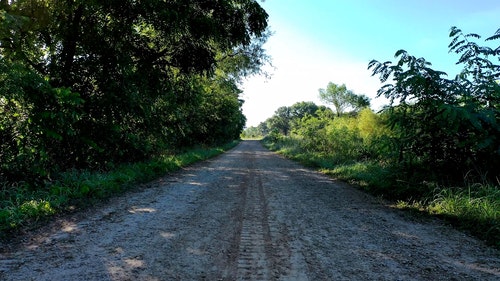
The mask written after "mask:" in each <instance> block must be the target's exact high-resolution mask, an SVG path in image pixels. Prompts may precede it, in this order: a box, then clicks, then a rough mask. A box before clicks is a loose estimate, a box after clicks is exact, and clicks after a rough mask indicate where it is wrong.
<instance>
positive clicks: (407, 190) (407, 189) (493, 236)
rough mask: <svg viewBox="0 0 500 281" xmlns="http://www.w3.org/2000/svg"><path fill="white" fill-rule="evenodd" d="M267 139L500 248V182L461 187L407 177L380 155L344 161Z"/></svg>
mask: <svg viewBox="0 0 500 281" xmlns="http://www.w3.org/2000/svg"><path fill="white" fill-rule="evenodd" d="M263 144H264V146H266V147H267V148H269V149H271V150H273V151H276V152H278V153H280V154H282V155H284V156H286V157H287V158H290V159H292V160H295V161H298V162H300V163H302V164H304V165H307V166H309V167H314V168H317V169H319V170H320V171H321V172H323V173H325V174H327V175H329V176H331V177H334V178H337V179H340V180H343V181H346V182H350V183H352V184H355V185H357V186H359V187H360V188H362V189H363V190H365V191H367V192H369V193H371V194H374V195H376V196H381V197H384V198H386V199H388V200H392V201H393V202H395V204H394V206H395V207H397V208H399V209H403V210H408V211H410V212H411V213H415V214H419V215H425V216H435V217H439V218H442V219H444V220H446V221H447V222H449V223H451V224H452V225H454V226H455V227H457V228H459V229H461V230H464V231H466V232H469V233H471V234H473V235H475V236H476V237H478V238H480V239H482V240H484V241H486V242H487V243H488V244H490V245H492V246H494V247H496V248H499V249H500V186H498V185H494V184H491V183H490V184H486V183H485V184H478V183H469V182H465V183H464V186H462V187H447V186H439V185H438V184H437V183H434V182H430V181H425V180H418V181H416V180H411V179H405V178H404V177H405V173H404V171H402V170H401V168H399V167H395V166H391V165H389V164H387V163H383V162H380V161H379V162H377V161H373V160H371V161H370V160H364V161H348V162H343V163H342V162H339V161H338V160H336V159H335V156H332V155H330V156H329V155H321V154H319V153H315V152H308V151H304V150H303V149H301V148H300V145H299V144H298V141H297V140H293V139H290V138H286V139H280V140H274V141H270V140H269V139H264V140H263ZM419 176H420V175H419Z"/></svg>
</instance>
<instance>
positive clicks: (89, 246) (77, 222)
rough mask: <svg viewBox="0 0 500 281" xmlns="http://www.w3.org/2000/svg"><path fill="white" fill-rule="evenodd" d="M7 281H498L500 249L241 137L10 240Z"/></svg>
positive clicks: (0, 275) (1, 263) (3, 270)
mask: <svg viewBox="0 0 500 281" xmlns="http://www.w3.org/2000/svg"><path fill="white" fill-rule="evenodd" d="M0 279H1V280H500V253H499V251H498V250H495V249H493V248H490V247H487V246H486V245H485V244H484V243H483V242H481V241H478V240H476V239H474V238H472V237H470V236H468V235H467V234H464V233H462V232H459V231H457V230H455V229H453V228H451V227H449V226H447V225H446V224H445V223H444V222H442V221H440V220H437V219H436V220H430V219H425V220H422V219H415V218H412V217H411V216H408V215H406V214H405V213H404V212H402V211H398V210H395V209H392V208H390V207H389V206H388V205H387V204H386V203H385V202H384V201H382V200H380V199H377V198H374V197H371V196H369V195H367V194H365V193H363V192H361V191H359V190H358V189H356V188H354V187H351V186H349V185H347V184H345V183H342V182H338V181H335V180H333V179H331V178H328V177H326V176H324V175H322V174H320V173H317V172H315V171H312V170H309V169H306V168H304V167H302V166H300V165H298V164H296V163H293V162H291V161H289V160H286V159H284V158H282V157H280V156H278V155H276V154H274V153H272V152H269V151H267V150H265V149H264V148H263V147H262V146H261V145H260V143H259V142H258V141H244V142H242V143H241V144H240V145H239V146H237V147H236V148H234V149H233V150H231V151H229V152H227V153H225V154H223V155H221V156H219V157H216V158H214V159H212V160H209V161H205V162H202V163H198V164H195V165H193V166H190V167H188V168H185V169H184V170H182V171H179V172H177V173H173V174H170V175H166V176H165V177H163V178H161V179H158V180H157V181H155V182H153V183H150V184H149V185H148V187H147V188H144V189H141V190H139V191H136V192H130V193H128V194H125V195H124V196H121V197H118V198H114V199H112V200H110V201H109V202H107V203H106V205H103V206H101V207H98V208H94V209H92V210H87V211H84V212H79V213H76V214H72V215H67V216H64V217H61V218H58V219H57V220H56V221H54V222H51V223H49V224H47V225H46V226H44V227H42V228H40V229H38V230H36V231H34V232H31V233H26V234H23V235H22V236H21V237H18V243H15V244H6V243H4V244H2V245H1V249H0Z"/></svg>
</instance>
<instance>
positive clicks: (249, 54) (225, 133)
mask: <svg viewBox="0 0 500 281" xmlns="http://www.w3.org/2000/svg"><path fill="white" fill-rule="evenodd" d="M267 20H268V15H267V13H266V12H265V10H264V9H262V7H261V6H260V5H259V4H258V2H257V1H254V0H238V1H230V0H214V1H205V0H194V1H187V0H176V1H133V0H119V1H117V0H108V1H93V0H72V1H60V0H17V1H16V0H14V1H0V88H1V90H0V92H1V95H0V113H1V116H0V146H1V152H0V162H1V167H0V173H1V174H3V175H10V176H12V175H15V174H17V175H23V174H25V172H26V171H34V170H35V171H37V172H36V173H35V174H36V175H38V176H39V175H42V176H43V175H46V174H48V173H50V171H51V170H54V169H56V168H57V167H60V168H62V167H65V168H71V167H102V166H103V165H106V163H109V162H115V161H118V162H120V161H134V160H140V159H145V158H148V157H150V156H151V155H154V154H155V153H157V152H158V151H159V150H161V149H165V148H169V149H177V148H179V147H182V146H188V145H194V144H200V143H212V142H221V141H227V140H229V139H231V138H235V137H238V135H239V132H240V131H241V130H242V128H243V126H244V123H245V118H244V116H243V114H242V112H241V105H242V101H241V100H240V99H239V94H240V93H241V91H240V89H239V88H238V83H239V81H240V80H241V78H242V77H244V76H247V75H252V74H256V73H259V72H260V71H261V70H260V69H261V66H262V65H264V64H265V63H267V61H268V60H269V58H268V56H267V55H266V54H265V52H264V49H263V48H262V44H263V43H264V42H265V40H266V39H267V38H268V36H269V33H268V32H267ZM33 167H36V168H35V169H34V168H33ZM30 174H32V172H30Z"/></svg>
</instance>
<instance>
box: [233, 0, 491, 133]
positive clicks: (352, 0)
mask: <svg viewBox="0 0 500 281" xmlns="http://www.w3.org/2000/svg"><path fill="white" fill-rule="evenodd" d="M261 5H262V7H263V8H264V9H265V10H266V11H267V12H268V14H269V24H270V29H271V31H273V32H274V35H273V36H272V37H271V38H270V39H269V40H268V42H267V43H266V45H265V46H264V48H265V49H266V50H267V53H268V54H269V55H270V56H271V57H272V59H273V66H274V69H269V72H270V73H271V74H272V77H271V79H268V80H266V79H265V78H264V77H252V78H249V79H248V80H247V81H245V83H244V84H243V87H242V88H243V90H244V93H243V96H242V97H243V99H244V100H245V104H244V105H243V113H244V114H245V115H246V116H247V126H256V125H258V124H259V123H260V122H262V121H264V120H266V119H267V118H269V117H271V116H272V115H273V113H274V111H275V110H276V109H277V108H278V107H280V106H290V105H292V104H294V103H295V102H299V101H313V102H315V103H317V104H321V102H320V101H319V98H318V89H320V88H325V87H326V85H327V84H328V82H333V83H336V84H343V83H345V84H346V86H347V88H349V89H351V90H353V91H354V92H355V93H356V94H365V95H367V96H368V97H370V98H371V99H372V108H373V109H379V108H380V107H381V106H383V105H384V104H387V101H386V100H384V99H383V98H375V96H376V91H377V90H378V89H379V88H380V86H381V84H380V83H379V80H378V78H377V77H372V76H371V72H370V71H369V70H367V66H368V62H369V61H370V60H372V59H376V60H379V61H387V60H390V61H394V53H395V52H396V51H397V50H399V49H404V50H406V51H408V52H409V53H410V54H411V55H414V56H417V57H424V58H425V59H426V60H427V61H430V62H431V63H432V64H433V67H434V69H436V70H442V71H445V72H447V73H448V75H449V77H450V78H452V77H454V76H455V74H457V73H458V71H459V67H458V66H456V65H455V62H456V61H457V58H458V56H457V55H455V54H452V53H448V44H449V42H450V38H449V37H448V35H449V31H450V28H451V27H452V26H457V27H459V28H460V29H462V30H463V31H464V32H465V33H470V32H473V33H478V34H480V35H482V36H483V37H482V39H481V42H484V41H483V40H484V39H485V38H486V37H488V36H491V35H493V34H494V33H495V32H496V31H497V29H499V28H500V1H499V0H475V1H474V0H471V1H465V0H434V1H432V0H420V1H416V0H406V1H401V0H399V1H396V0H371V1H370V0H310V1H304V0H266V1H264V2H261ZM495 44H496V45H498V44H499V42H498V41H496V42H495Z"/></svg>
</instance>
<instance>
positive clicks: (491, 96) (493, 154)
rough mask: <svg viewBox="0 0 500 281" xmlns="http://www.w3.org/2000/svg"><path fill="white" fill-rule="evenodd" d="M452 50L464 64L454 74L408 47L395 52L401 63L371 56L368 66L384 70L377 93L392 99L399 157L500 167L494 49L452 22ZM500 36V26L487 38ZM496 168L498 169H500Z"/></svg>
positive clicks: (436, 166) (443, 165)
mask: <svg viewBox="0 0 500 281" xmlns="http://www.w3.org/2000/svg"><path fill="white" fill-rule="evenodd" d="M450 37H452V38H453V39H452V42H451V43H450V45H449V47H450V52H451V51H454V52H457V53H459V54H462V55H461V57H460V60H459V61H458V63H459V64H462V63H463V64H464V65H465V66H464V70H463V72H462V73H461V74H460V75H457V77H456V78H455V79H446V78H444V77H443V76H445V75H446V73H444V72H442V71H436V70H434V69H432V68H431V64H430V63H429V62H427V61H426V60H425V59H424V58H416V57H414V56H411V55H409V54H408V53H407V52H406V51H404V50H399V51H398V52H396V54H395V57H396V58H398V62H397V63H394V64H393V63H392V62H383V63H382V62H378V61H376V60H372V61H371V62H370V63H369V68H370V69H372V71H373V75H379V76H380V80H381V82H386V81H387V80H388V79H389V78H392V79H393V80H394V83H387V84H386V85H384V86H383V87H382V88H380V89H379V91H378V95H379V96H380V95H384V96H385V97H387V98H389V99H390V100H391V105H393V103H394V102H397V104H398V105H393V106H391V107H388V108H386V112H387V113H388V116H389V117H388V120H389V122H390V125H391V126H392V128H393V130H394V131H395V134H396V139H395V140H396V145H397V150H398V151H399V156H398V159H399V161H400V162H403V163H408V164H411V163H412V162H419V163H420V164H422V163H423V164H424V165H427V166H428V167H431V168H432V169H433V171H440V170H441V171H443V170H447V171H448V172H454V173H457V172H458V173H465V172H467V171H470V170H472V169H475V170H478V172H480V173H484V171H491V172H493V174H495V175H497V174H498V172H499V170H498V168H494V167H499V164H500V163H499V159H500V154H499V151H500V150H499V148H500V139H499V137H498V136H499V135H500V111H499V104H500V102H499V101H500V86H499V84H498V79H499V78H500V66H498V65H496V64H494V63H493V62H491V57H495V56H499V55H500V47H499V48H496V49H495V50H493V49H491V48H489V47H480V46H479V45H478V44H477V43H476V42H471V41H470V38H480V36H479V35H477V34H468V35H464V34H462V32H461V30H460V29H458V28H455V27H454V28H452V30H451V33H450ZM499 38H500V30H499V31H497V33H496V34H495V35H493V36H491V37H489V38H488V39H487V40H495V39H499ZM495 169H496V170H495Z"/></svg>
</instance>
